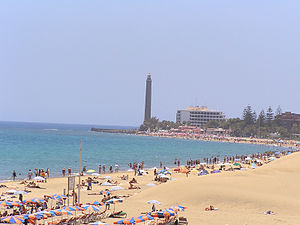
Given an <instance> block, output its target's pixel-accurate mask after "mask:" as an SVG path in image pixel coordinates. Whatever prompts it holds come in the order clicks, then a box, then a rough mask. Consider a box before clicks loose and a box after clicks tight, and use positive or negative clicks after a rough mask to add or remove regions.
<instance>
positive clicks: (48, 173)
mask: <svg viewBox="0 0 300 225" xmlns="http://www.w3.org/2000/svg"><path fill="white" fill-rule="evenodd" d="M46 171H47V176H48V178H49V177H50V170H49V168H47V170H46Z"/></svg>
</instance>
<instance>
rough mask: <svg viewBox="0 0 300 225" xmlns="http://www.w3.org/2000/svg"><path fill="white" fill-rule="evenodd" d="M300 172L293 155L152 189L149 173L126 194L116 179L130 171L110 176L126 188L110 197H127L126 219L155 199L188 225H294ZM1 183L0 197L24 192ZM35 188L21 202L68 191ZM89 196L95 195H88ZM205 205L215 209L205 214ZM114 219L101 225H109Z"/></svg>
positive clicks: (60, 185)
mask: <svg viewBox="0 0 300 225" xmlns="http://www.w3.org/2000/svg"><path fill="white" fill-rule="evenodd" d="M299 170H300V153H299V152H297V153H294V154H291V155H288V156H284V157H282V158H280V159H277V160H275V161H273V162H271V163H269V164H266V165H263V166H261V167H258V168H256V169H249V170H247V171H234V172H222V173H219V174H210V175H207V176H197V175H196V174H193V173H191V174H190V176H189V177H186V175H185V174H183V173H175V172H173V173H172V179H173V180H170V181H168V182H167V183H163V184H158V185H156V186H154V187H150V186H147V184H149V183H156V182H154V181H153V177H154V176H153V171H149V174H147V175H144V176H136V179H137V181H138V184H137V185H138V186H139V187H141V189H138V190H128V187H129V184H128V182H127V181H124V180H121V179H120V178H119V176H120V175H121V174H128V175H129V179H131V178H133V177H134V176H133V173H132V172H126V173H125V172H120V173H113V174H109V176H111V177H112V180H115V181H118V182H119V185H120V186H122V187H124V188H125V189H124V190H119V191H114V192H113V193H114V194H117V195H129V196H130V197H128V198H125V199H124V202H123V203H120V204H116V206H115V207H116V210H123V211H125V212H127V214H128V217H132V216H139V215H141V213H142V212H149V211H151V205H149V204H146V202H147V201H149V200H152V199H155V200H158V201H160V202H162V203H163V204H162V205H161V206H159V207H158V208H157V209H159V208H161V209H164V208H167V207H170V206H172V205H175V204H180V205H183V206H186V207H188V209H187V210H186V211H185V212H180V215H182V216H185V217H187V219H188V221H189V224H192V225H198V224H211V225H213V224H216V225H217V224H224V225H225V224H228V225H229V224H232V225H234V224H237V225H238V224H242V225H244V224H247V225H250V224H253V225H254V224H265V225H268V224H270V225H274V224H284V225H288V224H291V225H296V224H299V221H300V213H299V212H300V192H299V189H300V173H299ZM103 176H105V175H102V177H103ZM86 178H87V177H83V179H86ZM174 178H175V179H174ZM103 181H105V180H104V179H103V180H101V179H99V182H103ZM1 184H4V185H7V186H8V188H1V189H0V193H3V192H5V191H7V190H8V189H17V190H24V185H22V184H20V182H7V183H1ZM39 185H40V187H41V189H35V188H34V189H30V190H31V192H30V193H29V194H26V195H24V199H29V198H33V197H40V198H43V196H44V195H52V194H63V189H64V188H67V178H66V177H63V178H51V179H48V182H47V183H39ZM105 188H109V187H103V186H100V185H98V184H94V185H93V190H91V191H87V190H82V191H81V203H87V202H93V201H95V200H97V201H100V200H101V199H102V198H103V196H102V195H98V194H99V191H101V190H104V189H105ZM93 193H95V194H97V195H91V194H93ZM16 200H17V199H16ZM70 201H71V200H70ZM210 205H213V206H214V207H216V208H218V210H217V211H205V208H206V207H208V206H210ZM267 210H272V211H273V212H274V213H275V215H264V214H263V213H264V212H265V211H267ZM117 220H118V219H105V220H104V221H105V222H107V223H109V224H113V222H115V221H117Z"/></svg>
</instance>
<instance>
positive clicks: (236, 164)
mask: <svg viewBox="0 0 300 225" xmlns="http://www.w3.org/2000/svg"><path fill="white" fill-rule="evenodd" d="M233 165H234V166H241V164H240V163H234V164H233Z"/></svg>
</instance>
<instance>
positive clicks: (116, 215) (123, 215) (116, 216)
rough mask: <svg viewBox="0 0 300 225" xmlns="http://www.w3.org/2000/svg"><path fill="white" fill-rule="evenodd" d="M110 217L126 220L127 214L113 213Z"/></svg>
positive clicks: (121, 212)
mask: <svg viewBox="0 0 300 225" xmlns="http://www.w3.org/2000/svg"><path fill="white" fill-rule="evenodd" d="M109 217H111V218H126V217H127V213H126V212H123V211H119V212H113V213H111V214H110V215H109Z"/></svg>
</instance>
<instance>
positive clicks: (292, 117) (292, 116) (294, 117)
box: [278, 112, 300, 125]
mask: <svg viewBox="0 0 300 225" xmlns="http://www.w3.org/2000/svg"><path fill="white" fill-rule="evenodd" d="M278 119H279V120H280V121H282V122H284V123H285V124H287V125H292V124H293V123H297V124H300V114H297V113H292V112H285V113H282V114H281V115H279V116H278Z"/></svg>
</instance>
